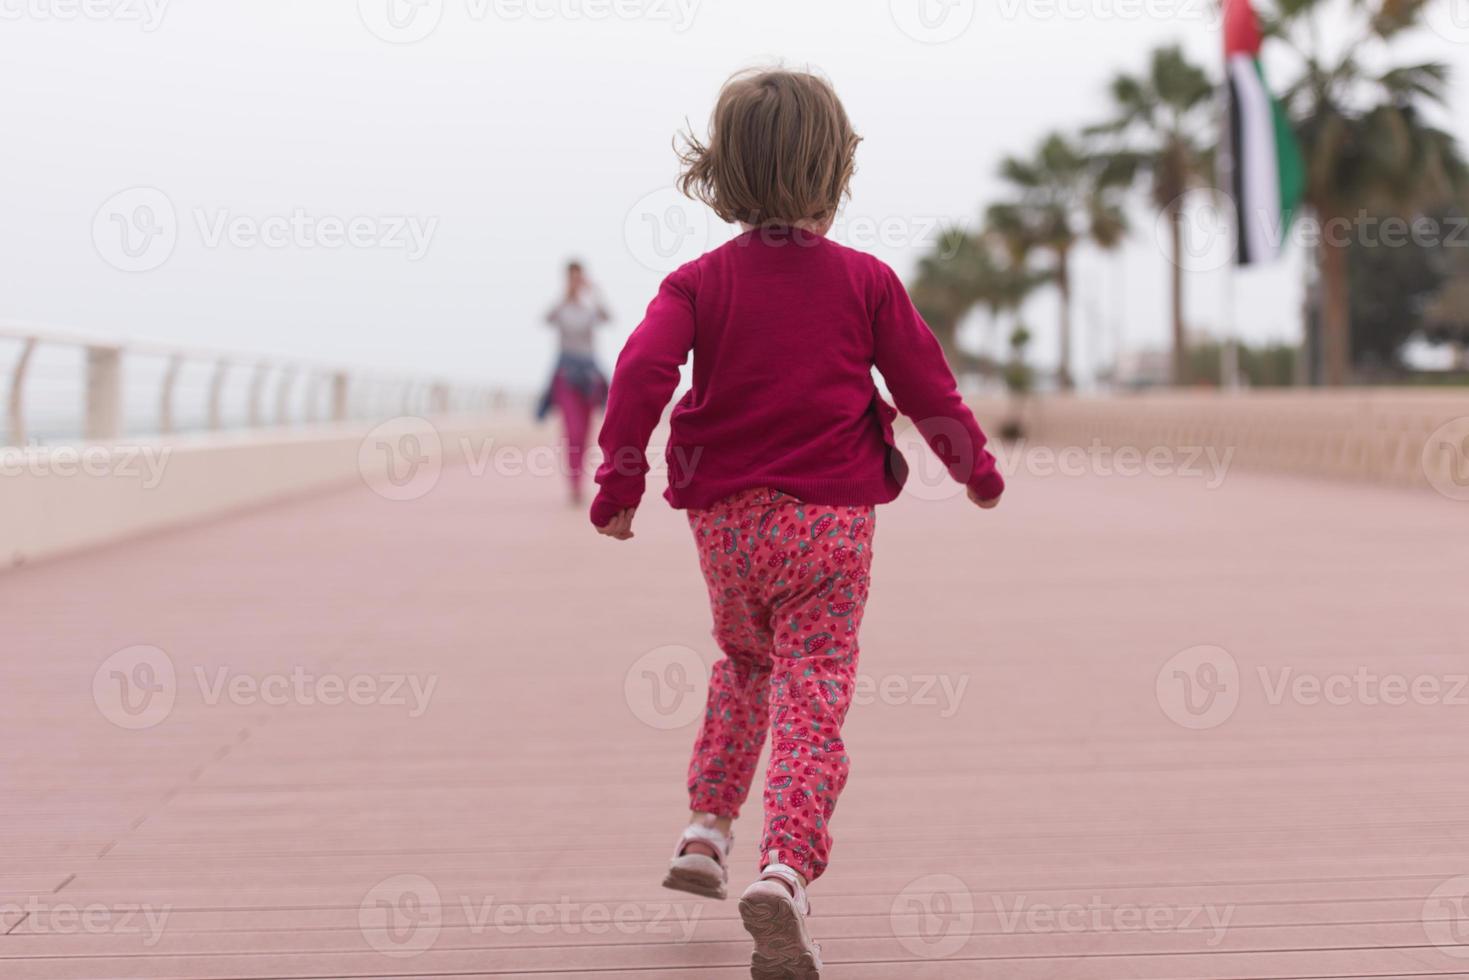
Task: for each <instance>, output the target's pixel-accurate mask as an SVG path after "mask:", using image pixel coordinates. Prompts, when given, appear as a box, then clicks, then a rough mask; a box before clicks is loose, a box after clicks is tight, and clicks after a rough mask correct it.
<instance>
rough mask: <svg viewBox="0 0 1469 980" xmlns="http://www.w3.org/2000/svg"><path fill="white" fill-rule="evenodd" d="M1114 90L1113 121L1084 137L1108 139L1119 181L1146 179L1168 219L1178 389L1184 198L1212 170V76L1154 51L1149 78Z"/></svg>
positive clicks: (1182, 372)
mask: <svg viewBox="0 0 1469 980" xmlns="http://www.w3.org/2000/svg"><path fill="white" fill-rule="evenodd" d="M1111 91H1112V105H1113V108H1114V110H1115V115H1114V117H1113V118H1112V119H1111V120H1109V121H1107V122H1105V123H1102V124H1101V125H1098V126H1093V127H1091V128H1090V129H1088V130H1087V133H1088V135H1094V136H1102V137H1106V138H1108V140H1109V142H1108V149H1107V150H1106V151H1105V153H1106V156H1107V158H1108V163H1109V164H1110V166H1112V167H1113V168H1115V175H1116V177H1117V178H1118V179H1120V180H1126V181H1128V182H1129V183H1130V182H1131V181H1132V180H1133V178H1134V177H1137V176H1143V175H1146V177H1147V179H1148V181H1149V184H1150V187H1149V194H1150V197H1151V198H1152V202H1153V206H1154V207H1155V208H1157V209H1158V211H1159V212H1160V213H1161V214H1163V215H1164V217H1165V218H1166V219H1167V222H1168V240H1169V241H1168V245H1169V255H1168V260H1169V262H1170V263H1171V265H1172V268H1171V270H1170V275H1171V277H1172V282H1171V283H1170V286H1171V297H1170V300H1171V303H1170V313H1171V318H1172V325H1173V383H1174V384H1186V383H1187V382H1188V351H1187V349H1186V346H1185V345H1186V343H1187V341H1186V339H1185V336H1184V326H1183V261H1182V252H1183V198H1184V195H1185V194H1187V193H1188V191H1189V190H1191V189H1192V188H1194V187H1197V186H1200V185H1201V184H1203V183H1204V182H1205V179H1206V175H1208V174H1209V172H1210V170H1211V166H1212V158H1213V147H1212V146H1211V144H1210V132H1211V130H1212V129H1213V128H1214V127H1215V126H1216V125H1217V122H1218V118H1217V113H1216V111H1215V107H1216V102H1215V97H1214V96H1215V88H1214V85H1213V84H1212V83H1211V82H1210V80H1209V76H1208V73H1206V72H1205V71H1204V69H1202V68H1200V67H1199V66H1197V65H1195V64H1194V63H1193V62H1191V61H1189V60H1188V58H1187V57H1186V56H1185V55H1184V53H1183V49H1182V48H1179V47H1178V46H1176V45H1173V46H1168V47H1162V48H1157V49H1155V50H1154V51H1153V54H1152V59H1151V61H1150V63H1149V65H1148V69H1147V71H1146V72H1145V73H1144V74H1142V75H1128V74H1120V75H1118V76H1117V77H1116V78H1115V79H1113V81H1112V87H1111Z"/></svg>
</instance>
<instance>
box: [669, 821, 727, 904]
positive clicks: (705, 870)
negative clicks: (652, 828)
mask: <svg viewBox="0 0 1469 980" xmlns="http://www.w3.org/2000/svg"><path fill="white" fill-rule="evenodd" d="M694 841H699V842H700V843H703V844H708V845H710V846H712V847H713V848H714V850H715V851H717V852H718V853H719V857H718V858H712V857H710V856H709V855H707V854H685V853H684V849H685V848H687V847H688V845H689V844H690V843H692V842H694ZM733 846H734V835H733V834H730V835H729V836H728V837H726V836H725V835H724V834H721V833H720V832H719V831H718V830H716V829H714V828H713V827H704V826H700V825H699V824H690V825H689V826H687V827H685V828H684V831H683V834H682V836H680V837H679V839H678V844H677V845H676V846H675V847H674V849H673V860H672V861H669V862H668V874H667V876H665V877H664V879H663V887H664V888H672V889H673V890H674V891H680V892H692V893H693V894H695V895H703V896H704V897H705V898H724V897H725V894H726V885H727V884H728V883H729V868H728V867H727V865H728V863H729V849H730V848H731V847H733Z"/></svg>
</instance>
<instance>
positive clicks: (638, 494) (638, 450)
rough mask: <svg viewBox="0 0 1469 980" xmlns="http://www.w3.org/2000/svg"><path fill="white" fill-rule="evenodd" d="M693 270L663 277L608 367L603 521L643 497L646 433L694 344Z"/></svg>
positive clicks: (599, 502)
mask: <svg viewBox="0 0 1469 980" xmlns="http://www.w3.org/2000/svg"><path fill="white" fill-rule="evenodd" d="M691 279H692V276H691V275H690V272H689V269H688V267H687V266H685V267H684V268H682V269H679V270H678V271H676V272H674V273H673V274H671V275H670V276H669V277H668V278H667V279H664V280H663V285H662V286H660V287H659V289H658V295H657V296H655V297H654V298H653V302H652V303H650V304H649V305H648V312H647V313H646V314H645V315H644V317H643V322H642V323H640V324H638V327H637V329H636V330H634V331H633V332H632V336H631V337H629V338H628V339H627V344H626V346H624V347H623V348H622V353H621V354H620V355H619V356H618V358H617V366H616V368H615V369H614V370H613V372H612V386H611V389H610V390H609V391H608V394H607V414H606V415H605V417H604V418H603V420H602V433H601V435H600V436H599V437H598V439H597V444H598V445H599V446H601V447H602V465H601V466H599V467H598V468H597V486H598V488H599V489H598V490H597V496H596V498H595V499H593V500H592V509H591V519H592V523H593V524H595V525H596V526H597V527H603V526H605V525H606V524H607V522H608V521H610V520H612V518H613V517H614V516H615V515H616V514H617V512H618V511H621V510H625V509H627V508H629V507H636V506H637V505H638V503H639V502H640V501H641V500H642V499H643V491H644V489H645V488H646V485H647V479H646V478H647V473H648V469H649V466H648V456H647V448H648V439H649V437H651V436H652V434H653V429H654V428H655V427H656V426H657V425H658V420H659V419H660V418H662V417H663V409H664V408H665V407H667V405H668V400H669V399H670V398H672V397H673V392H674V389H676V388H677V387H678V378H679V368H680V367H681V366H682V365H683V363H684V361H685V360H687V359H688V354H689V350H690V349H691V348H692V347H693V346H694V296H693V288H692V284H691Z"/></svg>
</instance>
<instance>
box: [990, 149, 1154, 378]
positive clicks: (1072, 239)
mask: <svg viewBox="0 0 1469 980" xmlns="http://www.w3.org/2000/svg"><path fill="white" fill-rule="evenodd" d="M1000 176H1001V177H1003V178H1004V179H1005V181H1006V182H1007V183H1008V184H1009V185H1010V188H1011V191H1012V193H1013V195H1014V197H1013V199H1012V200H1011V201H1008V202H1006V203H1003V204H995V205H992V206H991V207H990V208H989V211H988V212H987V215H988V220H989V224H990V227H991V228H993V229H994V231H995V233H996V234H998V235H999V236H1001V237H1002V238H1003V240H1004V241H1005V242H1006V243H1007V244H1008V246H1009V248H1010V250H1011V252H1012V255H1013V257H1014V259H1015V260H1016V262H1017V263H1020V262H1024V261H1025V260H1026V258H1027V257H1028V256H1029V255H1031V254H1032V253H1033V252H1036V251H1040V252H1047V253H1049V254H1050V257H1051V264H1050V268H1049V275H1050V278H1051V279H1052V280H1053V281H1054V282H1055V283H1056V288H1057V290H1058V291H1059V293H1060V301H1061V313H1060V323H1059V327H1060V345H1061V351H1060V365H1059V367H1058V369H1057V372H1056V376H1057V380H1058V381H1059V383H1060V385H1061V387H1062V388H1070V387H1072V378H1071V258H1072V253H1073V251H1074V249H1075V248H1076V246H1077V245H1078V244H1079V243H1081V242H1082V241H1084V240H1091V241H1093V242H1095V243H1096V244H1097V245H1099V246H1101V247H1102V248H1104V249H1110V248H1113V247H1115V246H1116V245H1117V244H1118V243H1119V242H1120V241H1121V240H1122V236H1123V234H1124V233H1125V232H1126V230H1127V223H1126V220H1125V219H1124V217H1123V214H1122V209H1121V208H1120V207H1119V206H1118V203H1117V200H1116V197H1117V191H1118V190H1119V189H1120V188H1121V186H1122V185H1123V183H1124V181H1123V179H1122V175H1121V174H1119V172H1118V170H1117V168H1115V167H1114V166H1112V165H1111V164H1110V163H1109V162H1108V161H1107V160H1106V159H1105V158H1101V157H1097V156H1094V155H1092V154H1089V153H1087V152H1086V151H1085V150H1084V149H1082V147H1081V146H1080V145H1078V144H1077V143H1076V142H1074V141H1072V140H1070V139H1068V138H1067V137H1065V136H1063V135H1061V134H1060V133H1052V134H1051V135H1049V136H1047V137H1046V138H1045V139H1043V140H1042V141H1041V144H1040V146H1039V147H1037V148H1036V151H1035V153H1034V154H1033V155H1032V156H1030V157H1029V158H1020V157H1008V158H1006V159H1005V161H1004V162H1003V163H1001V165H1000Z"/></svg>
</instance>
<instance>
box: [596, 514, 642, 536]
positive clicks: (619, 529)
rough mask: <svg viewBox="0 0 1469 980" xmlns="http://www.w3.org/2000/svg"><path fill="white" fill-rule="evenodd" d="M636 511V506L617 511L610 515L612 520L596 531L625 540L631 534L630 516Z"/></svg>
mask: <svg viewBox="0 0 1469 980" xmlns="http://www.w3.org/2000/svg"><path fill="white" fill-rule="evenodd" d="M636 513H637V508H635V507H629V508H627V509H626V510H620V511H618V512H617V513H616V514H613V515H612V520H610V521H608V522H607V523H606V524H603V525H602V526H601V527H599V528H597V533H598V534H605V535H607V537H609V538H616V539H617V540H618V541H626V540H627V539H628V538H631V537H632V536H633V533H632V516H633V514H636Z"/></svg>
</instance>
